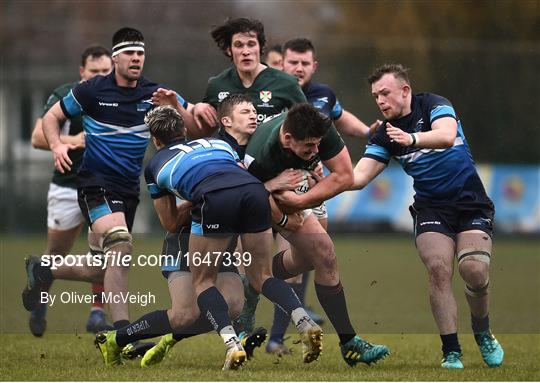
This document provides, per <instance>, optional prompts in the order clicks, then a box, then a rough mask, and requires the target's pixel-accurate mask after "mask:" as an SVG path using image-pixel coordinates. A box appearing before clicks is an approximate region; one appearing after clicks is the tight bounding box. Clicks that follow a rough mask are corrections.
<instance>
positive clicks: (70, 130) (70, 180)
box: [43, 82, 84, 189]
mask: <svg viewBox="0 0 540 383" xmlns="http://www.w3.org/2000/svg"><path fill="white" fill-rule="evenodd" d="M77 84H78V83H77V82H73V83H69V84H64V85H60V86H59V87H58V88H56V89H55V90H54V91H53V92H52V94H51V95H50V96H49V98H48V99H47V103H46V104H45V106H44V108H43V116H44V115H45V113H47V112H48V111H49V109H51V108H52V106H53V105H54V104H56V102H57V101H60V100H61V99H62V98H64V96H65V95H67V94H68V93H69V91H70V90H71V89H72V88H73V87H75V86H76V85H77ZM82 131H83V125H82V117H81V116H76V117H73V118H71V119H69V120H67V121H66V123H65V124H64V126H62V127H61V129H60V134H64V135H66V134H70V135H72V136H74V135H76V134H79V133H80V132H82ZM83 153H84V149H76V150H70V151H69V152H68V154H69V158H70V159H71V161H72V162H73V165H71V170H70V171H66V172H65V173H64V174H62V173H60V172H59V171H58V170H56V169H55V171H54V174H53V177H52V180H51V182H52V183H54V184H56V185H59V186H64V187H69V188H74V189H75V188H77V182H76V178H77V171H78V170H79V166H81V163H82V157H83Z"/></svg>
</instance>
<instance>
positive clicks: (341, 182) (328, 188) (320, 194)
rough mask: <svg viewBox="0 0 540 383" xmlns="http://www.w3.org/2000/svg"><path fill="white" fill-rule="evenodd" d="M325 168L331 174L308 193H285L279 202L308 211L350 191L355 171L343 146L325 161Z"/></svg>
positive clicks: (281, 195)
mask: <svg viewBox="0 0 540 383" xmlns="http://www.w3.org/2000/svg"><path fill="white" fill-rule="evenodd" d="M323 164H324V166H326V168H327V169H328V170H330V174H328V175H327V176H326V177H324V178H322V179H321V180H320V182H318V183H317V184H316V185H315V186H314V187H313V188H311V189H309V191H308V192H307V193H304V194H299V195H298V194H296V193H294V192H283V193H281V194H279V195H277V196H276V198H277V199H278V201H279V202H280V203H281V204H283V205H284V206H287V207H291V208H292V207H295V208H297V209H300V210H301V209H308V208H311V207H315V206H319V205H320V204H321V203H323V202H324V201H326V200H327V199H330V198H332V197H334V196H336V195H338V194H339V193H341V192H343V191H345V190H348V189H349V188H350V187H351V186H352V183H353V170H352V164H351V158H350V157H349V151H348V150H347V147H346V146H343V148H342V149H341V151H340V152H339V153H338V154H337V155H335V156H334V157H332V158H330V159H328V160H325V161H323Z"/></svg>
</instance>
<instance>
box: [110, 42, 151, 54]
mask: <svg viewBox="0 0 540 383" xmlns="http://www.w3.org/2000/svg"><path fill="white" fill-rule="evenodd" d="M125 51H140V52H144V42H142V41H123V42H121V43H118V44H116V45H115V46H114V47H113V48H112V55H113V56H116V55H117V54H119V53H122V52H125Z"/></svg>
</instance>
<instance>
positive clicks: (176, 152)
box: [144, 138, 260, 202]
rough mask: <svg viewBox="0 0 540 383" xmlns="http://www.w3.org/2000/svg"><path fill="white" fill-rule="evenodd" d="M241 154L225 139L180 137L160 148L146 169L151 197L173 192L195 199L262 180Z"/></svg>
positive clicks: (180, 196) (181, 196)
mask: <svg viewBox="0 0 540 383" xmlns="http://www.w3.org/2000/svg"><path fill="white" fill-rule="evenodd" d="M238 161H239V158H238V155H237V154H236V152H235V151H234V150H233V149H232V147H231V146H230V145H229V144H227V143H226V142H225V141H222V140H218V139H212V138H208V139H199V140H194V141H189V142H186V141H185V140H178V141H175V142H172V143H170V144H169V145H167V146H165V147H163V148H161V149H160V150H159V151H158V152H157V153H156V154H155V155H154V157H153V158H152V159H151V160H150V163H149V164H148V166H147V167H146V169H145V172H144V175H145V179H146V184H147V187H148V191H149V192H150V196H151V197H152V198H153V199H156V198H160V197H162V196H163V195H165V194H167V193H170V194H173V195H175V196H177V197H179V198H182V199H185V200H188V201H192V202H196V201H197V199H198V198H199V197H200V196H201V195H202V194H203V193H206V192H209V191H212V190H218V189H226V188H230V187H234V186H239V185H244V184H249V183H260V181H259V180H257V179H256V178H255V177H253V176H252V175H251V174H250V173H248V171H247V170H245V169H243V168H241V167H240V166H239V165H238V164H237V162H238Z"/></svg>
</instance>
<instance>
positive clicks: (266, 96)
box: [259, 90, 272, 103]
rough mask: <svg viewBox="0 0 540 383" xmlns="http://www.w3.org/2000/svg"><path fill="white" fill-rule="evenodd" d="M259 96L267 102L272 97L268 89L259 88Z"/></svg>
mask: <svg viewBox="0 0 540 383" xmlns="http://www.w3.org/2000/svg"><path fill="white" fill-rule="evenodd" d="M259 97H260V99H261V101H262V102H264V103H267V102H268V101H270V100H271V99H272V91H270V90H261V92H260V93H259Z"/></svg>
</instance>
